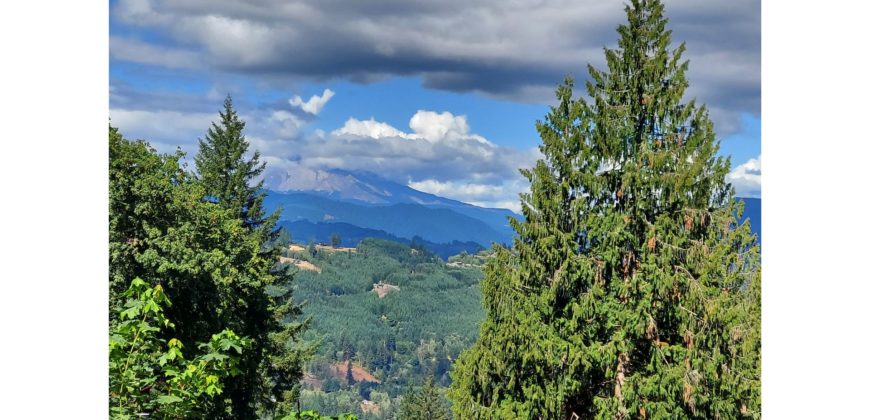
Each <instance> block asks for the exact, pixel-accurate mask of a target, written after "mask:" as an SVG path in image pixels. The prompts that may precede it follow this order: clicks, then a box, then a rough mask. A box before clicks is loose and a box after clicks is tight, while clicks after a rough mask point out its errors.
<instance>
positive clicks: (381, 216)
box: [264, 167, 761, 254]
mask: <svg viewBox="0 0 870 420" xmlns="http://www.w3.org/2000/svg"><path fill="white" fill-rule="evenodd" d="M266 181H267V185H269V187H270V189H271V191H269V193H268V195H267V197H266V199H265V201H264V204H265V206H266V209H267V210H269V211H273V210H275V209H277V208H279V207H280V208H282V209H283V211H282V214H281V220H280V222H281V223H282V224H283V225H284V226H285V227H287V228H288V230H290V232H291V234H292V235H293V236H294V237H295V238H297V239H299V240H305V241H307V240H314V241H317V242H327V241H328V235H331V234H332V233H333V232H335V233H338V234H339V235H341V236H342V238H343V239H344V240H343V242H344V243H346V244H349V245H353V244H354V243H355V242H353V241H358V240H359V239H361V238H363V237H376V238H384V239H390V240H393V241H398V242H403V243H406V244H407V243H410V242H411V240H412V239H413V238H415V237H418V238H419V239H418V242H421V243H422V242H428V245H427V247H429V249H431V250H433V251H435V249H436V248H438V249H439V250H440V251H441V252H438V251H436V253H438V254H442V252H447V251H446V250H447V249H458V250H467V251H469V252H471V251H472V250H473V249H474V247H475V245H480V246H483V247H489V246H490V244H491V243H492V242H497V243H508V244H509V243H511V242H512V238H513V234H514V232H513V230H512V229H511V228H510V226H509V225H508V217H517V218H520V217H521V216H519V215H517V214H515V213H513V212H511V211H510V210H507V209H495V208H484V207H478V206H474V205H471V204H468V203H463V202H461V201H457V200H452V199H449V198H444V197H439V196H437V195H434V194H429V193H425V192H422V191H418V190H415V189H413V188H411V187H408V186H406V185H402V184H399V183H397V182H393V181H390V180H387V179H385V178H383V177H380V176H378V175H376V174H373V173H370V172H362V171H346V170H337V169H333V170H316V169H307V168H302V167H298V168H296V169H293V171H291V172H289V173H280V174H278V173H270V174H267V176H266ZM742 200H744V202H745V203H746V205H745V211H744V215H743V219H747V218H748V219H749V220H750V225H751V228H752V231H753V232H754V233H756V234H757V235H758V239H759V241H760V240H761V200H760V199H757V198H742ZM333 224H334V226H331V225H333ZM327 232H328V233H327ZM300 235H301V236H300ZM324 235H326V237H324ZM366 235H369V236H366ZM456 243H460V245H456ZM440 245H446V246H440ZM439 246H440V247H439Z"/></svg>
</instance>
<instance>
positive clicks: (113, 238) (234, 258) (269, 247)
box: [109, 127, 313, 418]
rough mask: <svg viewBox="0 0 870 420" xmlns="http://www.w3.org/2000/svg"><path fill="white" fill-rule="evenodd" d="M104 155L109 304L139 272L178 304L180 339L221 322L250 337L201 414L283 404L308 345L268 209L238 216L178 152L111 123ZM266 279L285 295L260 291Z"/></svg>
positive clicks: (251, 413)
mask: <svg viewBox="0 0 870 420" xmlns="http://www.w3.org/2000/svg"><path fill="white" fill-rule="evenodd" d="M109 154H110V160H109V250H110V255H109V276H110V306H111V307H112V308H118V307H120V306H121V305H122V302H121V299H122V298H121V296H122V293H123V290H124V289H125V288H126V287H127V286H128V284H127V283H126V282H127V281H128V280H127V279H131V278H136V277H139V278H142V279H146V280H148V281H149V282H152V284H157V283H159V284H161V285H162V287H163V288H164V290H165V293H166V295H167V296H168V297H170V298H171V299H172V300H173V301H174V302H176V303H178V304H177V305H175V306H173V307H169V308H167V309H166V314H167V317H169V318H170V319H172V320H173V322H174V323H175V330H174V337H175V338H178V339H179V340H180V341H181V342H184V343H194V342H203V341H208V340H209V339H210V337H211V335H212V334H213V332H214V331H221V330H224V329H230V330H232V331H234V332H236V333H237V334H239V335H241V336H244V337H247V338H249V339H250V340H251V346H250V348H249V349H248V350H247V351H246V352H245V353H244V354H243V355H241V357H240V360H239V363H238V366H237V369H238V370H239V375H237V376H236V377H235V378H234V380H233V381H231V382H229V383H228V384H226V386H225V392H224V393H223V397H224V398H223V399H221V400H220V401H216V402H215V404H214V405H213V409H210V410H211V411H209V412H208V417H210V418H226V417H256V415H257V413H258V412H259V413H269V412H274V411H275V410H279V409H280V410H284V411H287V409H289V407H287V405H289V404H290V403H292V401H293V400H294V398H295V397H294V395H295V394H294V392H296V390H294V386H295V385H296V384H297V383H298V381H299V379H300V378H301V375H302V368H301V367H302V364H303V363H304V362H305V360H307V358H308V357H309V355H310V354H311V353H312V352H313V349H311V348H310V346H307V345H305V344H304V343H302V342H300V341H299V340H298V337H299V335H300V334H301V333H302V332H303V331H304V330H305V328H306V327H307V322H296V321H295V320H296V319H298V318H299V317H300V316H301V309H300V308H299V307H298V305H295V304H294V303H293V300H292V295H291V294H290V287H288V286H289V282H290V281H291V277H290V275H289V273H288V272H287V270H286V269H284V268H280V267H278V265H277V257H278V252H279V249H278V248H277V247H276V246H275V245H277V244H278V241H277V238H278V236H277V232H276V231H275V230H273V227H274V216H270V217H267V218H260V213H258V212H256V211H254V210H255V207H256V206H254V207H251V206H247V207H245V212H246V214H247V215H246V216H243V215H241V214H240V212H239V211H238V208H237V206H235V205H226V204H227V203H231V202H233V201H218V202H216V200H214V197H215V196H214V194H212V193H208V192H207V185H206V183H204V182H199V181H197V180H196V179H195V178H194V177H193V176H192V175H190V174H189V173H188V172H187V171H186V170H185V169H184V168H183V167H181V166H180V164H179V160H180V159H181V158H182V157H183V155H182V154H181V153H180V152H177V153H176V154H174V155H159V154H157V153H156V152H155V151H154V150H153V149H152V148H151V147H150V146H148V144H147V143H145V142H144V141H135V142H133V141H129V140H126V139H124V138H123V136H121V135H120V133H118V131H117V130H116V129H114V128H111V127H110V129H109ZM234 179H235V178H234ZM232 198H233V199H237V198H238V195H233V196H232ZM244 201H246V202H251V200H247V199H246V200H244ZM252 209H254V210H252ZM255 219H256V220H255ZM272 286H282V289H281V291H282V293H277V294H269V293H267V291H269V290H270V289H269V288H270V287H272ZM113 312H114V311H113ZM116 321H117V317H113V318H112V319H111V322H116ZM161 338H164V339H168V338H170V337H168V336H166V335H165V334H163V336H162V337H161Z"/></svg>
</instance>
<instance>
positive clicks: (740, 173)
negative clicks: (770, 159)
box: [725, 155, 761, 198]
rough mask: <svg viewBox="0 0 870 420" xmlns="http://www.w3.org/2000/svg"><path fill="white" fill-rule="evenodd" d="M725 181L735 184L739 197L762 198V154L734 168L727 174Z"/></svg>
mask: <svg viewBox="0 0 870 420" xmlns="http://www.w3.org/2000/svg"><path fill="white" fill-rule="evenodd" d="M725 181H726V182H730V183H731V184H732V185H733V186H734V189H735V190H736V192H737V196H739V197H752V198H760V197H761V155H758V157H757V158H755V159H749V160H748V161H746V162H745V163H743V164H742V165H740V166H737V167H736V168H734V169H733V170H732V171H731V172H729V173H728V175H726V176H725Z"/></svg>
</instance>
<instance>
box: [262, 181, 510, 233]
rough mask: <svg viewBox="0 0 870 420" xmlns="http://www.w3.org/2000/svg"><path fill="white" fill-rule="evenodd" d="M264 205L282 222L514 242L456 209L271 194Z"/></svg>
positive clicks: (309, 195) (301, 194) (315, 196)
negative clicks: (368, 203) (280, 211)
mask: <svg viewBox="0 0 870 420" xmlns="http://www.w3.org/2000/svg"><path fill="white" fill-rule="evenodd" d="M264 205H265V207H266V209H267V210H268V211H273V210H275V209H277V208H279V207H280V208H282V213H281V220H282V221H291V222H292V221H300V220H308V221H311V222H331V223H335V222H343V223H349V224H352V225H356V226H359V227H363V228H368V229H376V230H383V231H385V232H387V233H390V234H392V235H395V236H398V237H401V238H407V239H410V238H413V237H414V236H419V237H421V238H423V239H425V240H428V241H431V242H439V243H447V242H452V241H454V240H457V241H463V242H467V241H472V242H477V243H479V244H481V245H484V246H489V245H490V243H491V242H494V241H495V242H509V241H510V238H511V232H510V230H507V229H502V230H501V231H497V230H496V229H494V228H493V227H492V226H490V225H489V224H487V223H486V222H484V221H482V220H480V219H477V218H474V217H470V216H467V215H464V214H461V213H459V212H457V211H454V210H452V209H448V208H431V207H426V206H423V205H420V204H392V205H377V206H375V205H363V204H356V203H351V202H344V201H336V200H331V199H329V198H326V197H323V196H319V195H314V194H308V193H278V192H274V191H271V192H269V194H268V195H267V196H266V199H265V200H264Z"/></svg>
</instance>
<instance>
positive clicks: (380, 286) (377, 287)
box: [372, 281, 401, 299]
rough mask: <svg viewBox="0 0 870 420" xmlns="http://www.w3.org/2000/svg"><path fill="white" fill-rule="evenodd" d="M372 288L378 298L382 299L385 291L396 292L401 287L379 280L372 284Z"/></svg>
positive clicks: (385, 293)
mask: <svg viewBox="0 0 870 420" xmlns="http://www.w3.org/2000/svg"><path fill="white" fill-rule="evenodd" d="M372 290H374V292H375V293H377V294H378V297H379V298H381V299H383V298H384V296H386V295H387V293H390V292H398V291H399V290H401V289H399V286H396V285H394V284H387V283H384V282H382V281H379V282H377V283H375V284H374V285H372Z"/></svg>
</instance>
